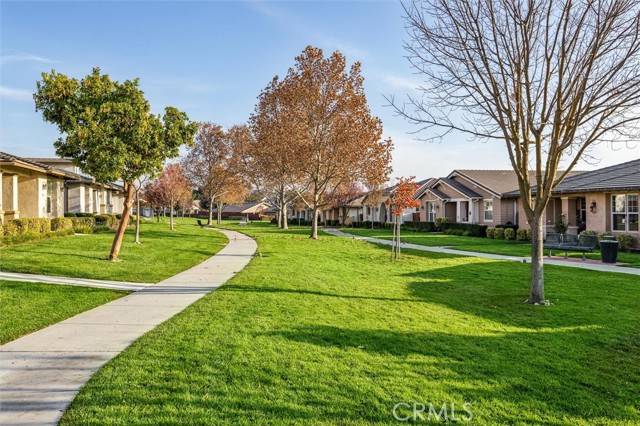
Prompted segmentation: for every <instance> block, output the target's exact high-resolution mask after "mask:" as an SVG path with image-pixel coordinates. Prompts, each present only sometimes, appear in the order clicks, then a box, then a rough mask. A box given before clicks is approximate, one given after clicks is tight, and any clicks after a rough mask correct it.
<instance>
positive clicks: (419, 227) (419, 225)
mask: <svg viewBox="0 0 640 426" xmlns="http://www.w3.org/2000/svg"><path fill="white" fill-rule="evenodd" d="M402 227H403V228H406V229H408V230H411V231H415V232H435V231H436V224H435V222H415V221H406V222H405V223H403V224H402Z"/></svg>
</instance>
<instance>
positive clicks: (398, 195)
mask: <svg viewBox="0 0 640 426" xmlns="http://www.w3.org/2000/svg"><path fill="white" fill-rule="evenodd" d="M414 179H415V176H411V177H409V178H403V177H401V178H398V184H397V185H396V187H395V189H394V190H393V192H392V193H391V196H390V197H389V198H388V199H387V201H386V202H385V204H386V205H387V206H389V207H391V214H392V215H393V245H392V246H391V259H393V260H396V259H400V225H401V220H400V219H401V218H402V214H403V212H404V210H405V209H410V208H416V207H420V201H418V200H414V198H413V196H414V195H415V193H416V191H417V190H418V188H419V187H420V186H419V185H418V184H417V183H416V182H415V181H414Z"/></svg>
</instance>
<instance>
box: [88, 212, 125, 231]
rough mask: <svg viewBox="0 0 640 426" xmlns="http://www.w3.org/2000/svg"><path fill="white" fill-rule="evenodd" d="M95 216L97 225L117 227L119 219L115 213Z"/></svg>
mask: <svg viewBox="0 0 640 426" xmlns="http://www.w3.org/2000/svg"><path fill="white" fill-rule="evenodd" d="M94 217H95V220H96V225H99V226H108V227H110V228H115V227H116V226H118V222H119V220H118V218H117V217H116V215H115V214H97V215H95V216H94ZM129 220H131V219H129Z"/></svg>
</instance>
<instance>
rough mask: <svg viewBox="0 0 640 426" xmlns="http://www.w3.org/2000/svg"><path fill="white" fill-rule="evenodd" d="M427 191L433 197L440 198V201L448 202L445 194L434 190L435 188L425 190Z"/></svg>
mask: <svg viewBox="0 0 640 426" xmlns="http://www.w3.org/2000/svg"><path fill="white" fill-rule="evenodd" d="M427 190H429V192H431V193H432V194H433V195H435V196H436V197H438V198H440V199H441V200H448V199H449V198H451V197H449V196H448V195H447V194H445V193H444V192H442V191H440V190H438V189H435V188H427Z"/></svg>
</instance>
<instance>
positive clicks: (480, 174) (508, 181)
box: [448, 170, 535, 195]
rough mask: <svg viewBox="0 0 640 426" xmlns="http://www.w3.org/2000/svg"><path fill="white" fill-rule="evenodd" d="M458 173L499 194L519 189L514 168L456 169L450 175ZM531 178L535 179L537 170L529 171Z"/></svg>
mask: <svg viewBox="0 0 640 426" xmlns="http://www.w3.org/2000/svg"><path fill="white" fill-rule="evenodd" d="M456 174H457V175H460V176H462V177H463V178H467V179H468V180H470V181H472V182H474V183H476V184H477V185H478V186H480V187H483V188H484V189H486V190H488V191H489V192H493V193H494V194H497V195H501V194H504V193H506V192H511V191H514V190H516V189H518V177H517V176H516V173H515V172H514V171H513V170H454V171H453V172H451V174H450V175H449V176H448V177H449V178H450V177H452V176H454V175H456ZM529 178H530V179H535V172H529Z"/></svg>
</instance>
